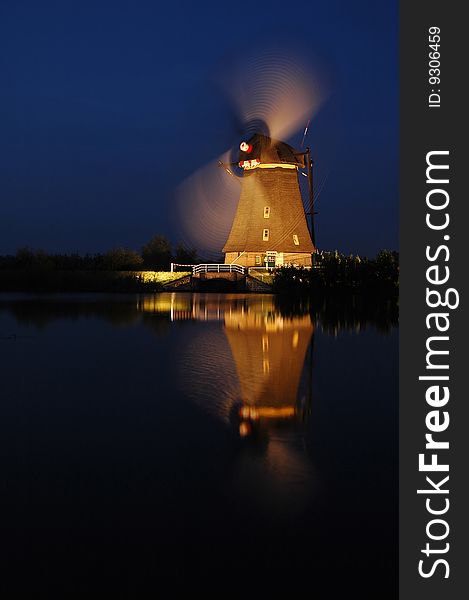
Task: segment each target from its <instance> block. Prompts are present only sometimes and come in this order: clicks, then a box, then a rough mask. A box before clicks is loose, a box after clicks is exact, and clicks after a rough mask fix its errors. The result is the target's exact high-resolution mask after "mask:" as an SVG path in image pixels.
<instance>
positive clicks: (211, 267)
mask: <svg viewBox="0 0 469 600" xmlns="http://www.w3.org/2000/svg"><path fill="white" fill-rule="evenodd" d="M244 272H245V269H244V267H242V266H241V265H233V264H228V265H226V264H224V263H213V264H204V265H194V266H193V267H192V274H193V275H196V274H197V273H241V274H242V275H244Z"/></svg>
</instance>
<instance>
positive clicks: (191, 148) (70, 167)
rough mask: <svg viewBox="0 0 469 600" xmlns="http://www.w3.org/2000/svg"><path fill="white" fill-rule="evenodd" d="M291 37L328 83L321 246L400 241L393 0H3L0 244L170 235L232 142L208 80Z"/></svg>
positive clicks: (131, 241) (320, 139) (108, 243)
mask: <svg viewBox="0 0 469 600" xmlns="http://www.w3.org/2000/svg"><path fill="white" fill-rule="evenodd" d="M290 41H292V42H299V43H300V44H301V45H302V47H303V48H306V52H305V57H306V60H307V61H311V62H314V61H317V60H319V61H320V62H321V64H322V68H323V69H324V70H325V71H326V72H327V75H328V80H329V86H330V89H329V92H330V95H329V98H328V100H327V101H326V102H325V103H324V105H323V106H322V108H321V110H320V111H319V112H318V114H317V115H316V116H315V118H314V122H313V123H312V126H311V130H310V133H309V136H308V143H309V144H310V145H311V147H312V149H313V155H314V158H315V164H316V167H315V174H316V177H317V178H318V181H319V180H322V179H323V178H324V177H325V176H326V175H328V177H327V181H326V183H325V186H324V189H323V191H322V193H321V195H320V197H319V199H318V204H317V210H318V211H319V212H320V214H319V215H318V216H317V221H316V222H317V226H316V227H317V240H318V245H319V247H320V248H322V249H335V248H338V249H339V250H342V251H344V252H359V253H363V254H369V255H371V254H374V253H375V252H376V251H377V250H378V249H380V248H390V249H395V248H397V243H398V141H399V140H398V116H399V115H398V95H399V90H398V6H397V2H394V1H391V2H377V1H376V0H358V1H355V2H349V1H347V0H342V1H340V0H327V1H324V2H316V1H314V0H312V1H306V2H296V3H286V2H284V1H283V2H277V1H270V2H263V3H259V2H233V3H226V2H203V1H202V2H180V1H175V2H164V3H163V2H157V1H156V0H153V1H142V0H136V1H133V2H131V1H128V2H122V1H119V0H114V1H113V2H103V1H99V0H97V1H94V2H87V1H86V0H85V1H84V0H81V1H76V2H75V1H66V0H62V1H57V2H48V1H43V2H37V1H33V0H30V1H22V0H16V1H15V2H13V1H11V2H2V3H1V6H0V65H1V67H0V123H1V136H0V198H1V202H0V207H1V208H0V241H1V244H0V253H13V252H15V250H16V249H17V248H18V247H20V246H25V245H29V246H31V247H33V248H42V249H44V250H47V251H61V252H63V251H65V252H74V251H78V252H81V253H84V252H99V251H104V250H106V249H109V248H111V247H114V246H117V245H122V246H128V247H131V248H135V249H139V248H140V247H141V246H142V244H143V243H145V242H146V241H147V240H148V239H149V238H150V237H151V236H152V235H154V234H155V233H164V234H166V235H167V236H168V237H169V238H170V239H171V240H172V241H173V242H177V241H178V239H179V235H180V233H179V231H178V223H177V219H176V218H175V212H174V210H173V203H174V190H175V188H176V187H177V185H178V184H179V183H180V182H181V181H182V179H184V178H185V177H186V176H187V175H188V174H189V173H191V172H193V171H194V170H195V169H197V168H199V167H200V166H202V165H203V164H204V163H205V162H207V161H208V160H210V159H213V158H214V157H215V156H217V155H218V154H220V153H221V152H222V151H223V150H224V149H225V147H224V146H223V145H220V144H221V142H220V140H221V137H222V135H221V133H220V132H221V131H222V130H223V127H224V123H225V121H226V119H225V108H224V107H223V106H222V105H221V104H219V100H220V99H219V98H217V96H216V95H215V96H214V95H213V94H212V89H211V87H210V85H206V83H205V82H206V81H208V80H209V79H210V77H211V74H212V72H213V70H214V69H215V68H220V64H223V60H224V57H226V56H233V55H237V56H238V57H239V56H241V57H242V55H243V53H249V51H250V48H251V47H253V45H254V44H259V43H260V44H262V43H269V44H272V43H275V44H278V45H279V46H280V47H281V46H282V45H288V44H289V43H290ZM300 139H301V134H300V135H299V136H298V135H297V136H296V137H295V138H292V139H291V140H290V141H291V142H292V143H294V144H296V145H298V144H299V140H300Z"/></svg>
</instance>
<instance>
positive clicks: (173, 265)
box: [171, 263, 194, 273]
mask: <svg viewBox="0 0 469 600" xmlns="http://www.w3.org/2000/svg"><path fill="white" fill-rule="evenodd" d="M193 266H194V265H181V264H179V263H171V273H175V272H176V271H178V270H181V269H182V270H183V271H192V267H193Z"/></svg>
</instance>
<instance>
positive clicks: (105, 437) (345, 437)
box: [0, 294, 398, 599]
mask: <svg viewBox="0 0 469 600" xmlns="http://www.w3.org/2000/svg"><path fill="white" fill-rule="evenodd" d="M394 320H395V316H392V315H391V316H390V314H389V311H386V310H381V309H379V308H378V309H377V307H376V306H374V307H373V306H368V307H366V306H365V307H363V306H361V305H355V303H352V302H347V303H344V306H342V307H340V306H339V307H337V306H333V305H332V306H331V305H321V307H320V309H314V310H313V309H311V308H310V307H309V306H304V305H303V306H291V305H289V304H286V305H285V304H283V305H279V303H278V302H277V301H276V299H275V297H273V296H268V295H259V296H258V295H250V296H242V295H216V294H208V295H190V294H161V295H155V296H153V295H152V296H101V295H90V296H60V295H57V296H48V297H32V296H6V295H4V296H2V297H0V352H1V365H2V371H3V376H2V389H3V394H2V400H1V408H0V429H1V432H0V433H1V436H0V437H1V446H2V451H1V459H0V461H1V468H2V490H1V503H2V511H1V514H2V521H3V523H2V531H3V533H2V545H3V547H4V550H5V559H4V563H3V566H4V567H5V568H6V571H7V572H9V573H10V574H13V581H14V588H15V589H16V590H20V589H22V587H23V586H25V585H26V586H29V589H30V590H39V591H41V593H42V592H43V593H44V595H39V596H37V597H56V596H57V597H61V598H69V597H72V596H73V597H75V596H77V597H82V598H88V597H92V596H94V594H95V593H96V594H99V597H101V598H108V597H109V598H111V597H112V598H147V597H152V598H153V597H164V598H166V597H171V595H164V594H163V595H161V596H159V595H158V590H159V589H160V586H161V583H162V581H163V580H166V579H168V578H170V579H171V581H172V582H173V584H174V585H175V586H176V585H177V586H180V585H186V586H188V587H190V588H191V589H193V590H194V589H201V588H200V585H202V586H204V587H203V588H202V589H207V587H208V586H209V585H210V584H211V583H214V582H215V583H216V582H218V585H219V586H221V587H219V588H218V589H219V595H220V596H221V597H224V595H225V593H226V591H227V590H229V589H232V587H233V586H234V585H241V588H243V586H245V587H246V590H247V591H249V590H251V589H252V588H251V587H250V586H251V585H252V584H249V583H248V582H249V581H250V579H251V578H252V577H254V578H255V579H256V580H257V582H258V583H261V584H262V587H263V589H264V591H265V592H270V591H272V590H273V589H275V588H276V587H277V586H278V585H280V584H281V583H287V584H288V586H289V590H290V591H291V592H293V591H294V590H295V589H296V588H297V587H298V588H299V586H301V585H302V586H304V585H305V584H306V585H307V590H309V593H310V594H311V595H314V597H316V598H321V599H322V598H342V597H347V596H348V597H350V594H351V597H361V598H378V597H379V598H388V597H389V598H395V597H397V593H396V585H397V576H396V571H397V561H396V557H397V548H396V543H397V532H396V526H397V525H396V523H397V505H396V496H397V479H396V475H397V471H396V467H397V444H396V441H397V387H398V373H397V342H398V334H397V328H396V327H395V326H394V325H393V323H392V322H393V321H394ZM377 582H378V585H379V592H377V590H376V591H375V589H374V586H375V584H376V583H377ZM6 585H7V584H6V583H5V582H4V583H2V586H6ZM339 588H343V589H346V590H347V594H344V593H343V592H339V591H338V590H339ZM8 589H9V590H11V589H12V588H8ZM150 592H152V593H150ZM245 595H247V597H249V593H247V594H245ZM4 597H8V598H10V597H13V596H12V595H11V592H10V595H9V596H4ZM29 597H33V596H29ZM34 597H36V596H34Z"/></svg>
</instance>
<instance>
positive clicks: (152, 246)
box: [142, 235, 171, 270]
mask: <svg viewBox="0 0 469 600" xmlns="http://www.w3.org/2000/svg"><path fill="white" fill-rule="evenodd" d="M142 257H143V261H144V264H145V267H147V268H149V269H158V270H168V269H169V264H170V262H171V245H170V243H169V242H168V240H167V239H166V238H165V237H164V236H163V235H155V236H154V237H152V239H151V240H150V241H149V242H147V243H146V244H145V245H144V246H143V248H142Z"/></svg>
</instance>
